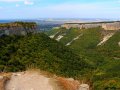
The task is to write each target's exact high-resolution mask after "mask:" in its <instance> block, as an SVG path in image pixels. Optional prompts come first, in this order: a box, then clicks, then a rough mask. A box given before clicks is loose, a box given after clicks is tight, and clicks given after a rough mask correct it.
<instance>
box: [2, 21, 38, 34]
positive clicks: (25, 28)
mask: <svg viewBox="0 0 120 90" xmlns="http://www.w3.org/2000/svg"><path fill="white" fill-rule="evenodd" d="M36 27H37V25H36V23H34V22H13V23H4V24H0V34H6V35H26V34H28V33H30V32H36Z"/></svg>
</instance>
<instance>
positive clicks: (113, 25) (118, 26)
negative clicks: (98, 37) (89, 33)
mask: <svg viewBox="0 0 120 90" xmlns="http://www.w3.org/2000/svg"><path fill="white" fill-rule="evenodd" d="M61 27H63V28H66V29H70V28H78V29H88V28H95V27H102V28H103V29H104V30H120V22H119V21H116V22H115V21H113V22H89V23H65V24H63V25H62V26H61Z"/></svg>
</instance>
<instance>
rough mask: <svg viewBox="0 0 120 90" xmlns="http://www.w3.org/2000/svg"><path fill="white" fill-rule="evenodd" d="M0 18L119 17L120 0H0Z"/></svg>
mask: <svg viewBox="0 0 120 90" xmlns="http://www.w3.org/2000/svg"><path fill="white" fill-rule="evenodd" d="M0 11H1V12H0V19H35V18H107V19H120V16H119V15H120V12H118V11H120V0H57V1H56V0H0Z"/></svg>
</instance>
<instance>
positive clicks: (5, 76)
mask: <svg viewBox="0 0 120 90" xmlns="http://www.w3.org/2000/svg"><path fill="white" fill-rule="evenodd" d="M0 77H1V78H0V90H5V84H6V82H7V81H8V80H10V77H11V73H0Z"/></svg>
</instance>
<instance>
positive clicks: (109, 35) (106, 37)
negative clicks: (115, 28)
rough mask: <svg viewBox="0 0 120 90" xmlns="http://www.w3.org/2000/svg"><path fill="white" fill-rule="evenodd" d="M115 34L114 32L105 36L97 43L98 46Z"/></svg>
mask: <svg viewBox="0 0 120 90" xmlns="http://www.w3.org/2000/svg"><path fill="white" fill-rule="evenodd" d="M113 35H114V33H110V34H108V35H106V36H104V38H103V40H102V41H101V42H100V43H99V44H98V45H97V46H100V45H102V44H104V43H105V42H106V41H108V40H109V39H110V38H111V37H112V36H113Z"/></svg>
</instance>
